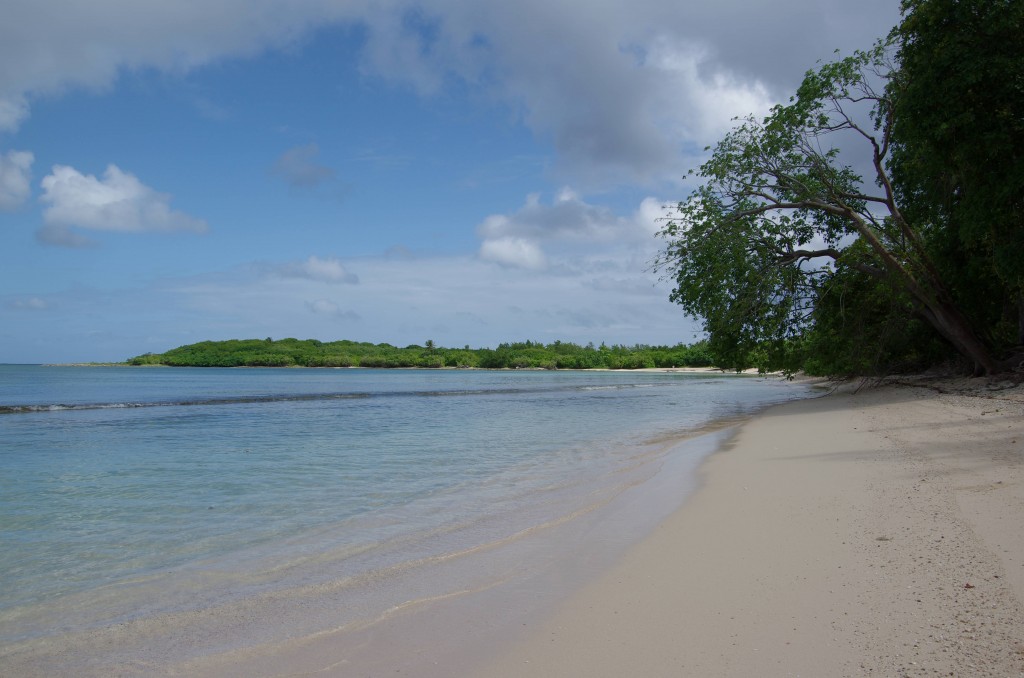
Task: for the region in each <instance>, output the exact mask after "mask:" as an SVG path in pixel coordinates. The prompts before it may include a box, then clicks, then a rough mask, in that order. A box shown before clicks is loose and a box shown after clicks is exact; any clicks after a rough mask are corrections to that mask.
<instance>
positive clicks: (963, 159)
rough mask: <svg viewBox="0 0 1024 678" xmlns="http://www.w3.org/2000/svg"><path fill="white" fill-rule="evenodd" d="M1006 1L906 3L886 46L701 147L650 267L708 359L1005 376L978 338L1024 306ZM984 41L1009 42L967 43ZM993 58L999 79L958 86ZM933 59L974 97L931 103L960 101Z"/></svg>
mask: <svg viewBox="0 0 1024 678" xmlns="http://www.w3.org/2000/svg"><path fill="white" fill-rule="evenodd" d="M1008 4H1013V5H1014V7H1013V11H1006V12H1004V14H1003V15H1001V16H999V17H994V16H992V17H991V22H989V23H990V24H996V25H998V28H993V27H992V25H987V27H985V28H983V27H982V24H984V23H986V20H985V19H984V17H987V16H990V15H992V14H996V13H998V12H999V11H1001V10H1009V8H1008V7H1002V6H1003V5H1008ZM990 5H992V6H996V5H998V6H999V8H994V7H992V6H990ZM983 6H984V7H983ZM1022 7H1024V5H1022V3H1019V2H1012V3H1008V2H1006V1H1005V0H1000V1H998V2H993V3H988V0H985V1H984V2H982V1H981V0H905V2H904V9H905V11H907V12H908V14H907V17H906V19H905V21H904V23H903V24H902V25H901V27H900V29H899V30H897V31H894V33H893V35H892V36H891V37H890V39H889V40H887V41H882V42H879V43H878V44H876V45H875V46H874V47H873V48H872V49H871V50H868V51H865V52H856V53H855V54H854V55H853V56H850V57H847V58H845V59H840V60H838V61H836V62H834V63H829V64H825V65H822V66H821V67H819V68H818V69H816V70H813V71H810V72H808V73H807V74H806V76H805V78H804V80H803V83H802V84H801V86H800V88H799V89H798V90H797V92H796V95H795V96H794V97H793V98H792V99H791V100H790V102H789V104H788V105H785V106H781V105H780V106H776V107H775V108H773V109H772V111H771V113H770V114H769V115H768V116H767V117H765V118H764V119H763V120H757V119H756V118H753V117H748V118H745V119H741V120H739V121H738V124H737V126H736V127H735V128H734V129H733V130H732V131H731V132H730V133H729V134H727V135H726V136H725V138H723V139H722V141H720V142H719V143H718V144H717V145H716V146H714V148H713V149H709V150H711V156H710V158H709V160H708V161H707V162H706V163H705V164H704V165H702V166H701V167H700V169H699V170H698V171H697V172H696V174H697V175H698V176H699V177H700V178H702V179H703V180H704V181H703V183H702V184H701V186H700V187H699V188H698V189H697V190H696V191H695V192H694V193H693V194H691V196H690V197H689V198H688V199H687V200H685V201H683V202H681V203H679V204H678V205H677V208H676V211H675V213H674V215H673V218H672V219H671V221H669V222H668V224H667V225H666V226H665V228H664V229H663V230H662V231H661V233H660V235H661V236H662V237H663V238H665V239H666V243H667V244H666V248H665V251H664V253H663V255H662V256H661V258H660V259H659V260H658V262H657V264H656V268H658V269H659V270H662V271H667V272H668V274H669V277H670V278H671V279H672V280H673V281H674V282H675V289H674V290H673V292H672V293H671V299H672V300H673V301H675V302H677V303H679V304H680V305H681V306H682V307H683V309H684V310H685V311H686V312H687V313H688V314H690V315H692V316H694V317H695V318H698V319H701V320H702V321H703V322H704V329H705V330H706V331H707V333H708V336H709V339H708V350H709V351H710V353H711V355H712V357H713V359H714V360H715V361H716V362H717V363H718V364H720V365H722V366H725V367H736V368H740V367H746V366H750V365H757V366H758V367H764V368H768V369H783V370H791V369H796V368H799V367H801V366H803V365H804V364H805V363H806V364H807V365H808V366H810V367H811V368H812V369H815V370H820V371H828V372H838V373H864V372H871V371H875V370H878V369H891V368H892V366H894V365H897V366H898V365H908V366H909V365H917V364H921V363H922V361H927V360H936V359H939V360H941V359H943V358H944V357H948V355H949V351H950V349H952V350H953V351H955V352H956V353H959V355H960V356H962V357H963V358H964V359H966V360H968V361H970V363H972V364H973V366H974V370H975V372H976V373H994V372H998V371H1000V370H1001V369H1006V366H1007V363H1006V362H1000V361H998V360H996V359H995V358H994V357H993V352H992V348H993V347H996V348H997V349H998V347H999V346H1000V342H1001V341H1004V340H1005V337H1006V336H1007V334H1008V331H1009V330H1008V329H1007V328H1009V327H1012V325H1013V322H1012V321H1013V320H1014V319H1017V320H1018V321H1019V320H1020V309H1024V302H1020V299H1022V298H1024V297H1022V296H1021V288H1022V285H1021V281H1022V280H1024V278H1022V276H1021V271H1024V257H1022V256H1021V255H1020V253H1021V252H1022V251H1024V224H1022V220H1021V215H1022V209H1021V207H1022V205H1024V201H1022V200H1021V195H1022V191H1021V186H1022V185H1024V182H1022V181H1021V172H1024V163H1021V162H1020V159H1019V149H1020V148H1021V147H1022V146H1024V139H1022V138H1021V134H1020V132H1021V129H1022V128H1024V118H1022V117H1021V115H1020V111H1021V110H1024V107H1022V106H1021V103H1022V101H1021V96H1022V94H1024V75H1022V73H1024V58H1022V57H1024V51H1022V50H1024V47H1022V45H1024V41H1021V40H1020V39H1019V35H1021V34H1022V29H1024V25H1022V22H1021V17H1022V13H1024V10H1022ZM983 10H984V11H983ZM972 12H973V13H974V14H975V15H976V16H973V17H972V18H971V20H970V21H968V20H967V19H966V18H965V19H964V21H963V22H961V21H959V19H958V18H957V17H959V15H960V14H961V13H968V14H969V13H972ZM965 27H966V28H967V30H968V31H975V33H974V35H972V36H971V37H970V38H965V37H964V36H962V35H960V33H961V32H962V31H963V30H964V28H965ZM997 35H998V36H999V37H1001V38H1004V39H1005V41H1006V42H1009V43H1012V45H1002V46H1000V47H999V48H998V49H994V50H991V53H985V54H983V52H984V51H985V49H986V44H987V42H989V41H990V40H991V39H993V38H995V37H996V36H997ZM939 53H941V56H942V58H941V59H940V58H938V57H937V54H939ZM993 54H996V55H997V56H993ZM900 60H902V62H901V61H900ZM1010 62H1012V64H1011V63H1010ZM982 63H983V64H984V66H981V65H979V66H978V68H979V71H980V73H973V72H968V71H969V70H970V69H971V68H973V67H974V66H975V65H978V64H982ZM936 64H943V65H936ZM1001 68H1006V69H1007V70H1006V71H1005V72H1006V73H1007V74H1008V75H1009V77H1010V81H1011V82H1010V83H1009V84H1007V83H1001V84H999V85H995V84H993V88H992V90H989V89H982V88H979V89H978V90H977V91H972V90H971V87H972V86H978V85H980V84H982V83H987V82H989V80H990V79H991V78H996V77H997V74H998V73H999V72H1000V69H1001ZM948 69H953V70H955V71H956V74H955V76H954V78H953V79H954V81H955V82H957V83H958V85H962V86H963V87H964V88H966V90H968V91H967V98H968V99H970V101H971V102H972V103H970V104H964V105H961V104H962V102H961V101H957V102H956V103H955V104H954V105H953V106H946V105H945V103H946V101H947V99H956V98H957V97H958V96H960V95H961V92H959V91H950V90H949V88H948V84H947V83H946V74H947V72H948ZM919 74H921V77H920V78H919ZM922 83H924V84H922ZM947 108H948V109H949V110H947ZM908 111H911V112H909V113H908ZM901 116H902V117H901ZM990 119H991V122H992V123H993V124H992V125H991V126H988V125H987V122H988V121H989V120H990ZM965 126H969V127H971V129H970V131H969V132H965V131H964V128H965ZM992 130H995V131H994V132H992ZM990 132H991V134H990ZM975 140H976V143H975ZM964 144H967V145H971V144H973V147H972V148H970V149H964V148H961V146H962V145H964ZM997 147H998V148H997ZM840 148H842V149H843V152H842V153H840V151H839V149H840ZM894 149H895V156H894V157H893V155H892V153H893V151H894ZM990 153H994V154H996V155H998V156H999V158H1000V161H999V162H998V163H997V166H999V167H1000V168H1001V169H1000V170H999V176H998V177H997V176H995V175H994V174H993V172H991V171H990V170H989V168H987V167H986V157H988V155H989V154H990ZM947 157H951V158H953V159H954V163H953V165H951V166H950V167H948V168H943V167H942V163H943V162H944V160H945V158H947ZM851 162H855V163H856V166H858V167H862V168H864V169H869V168H870V171H871V175H870V176H869V177H867V178H866V180H865V178H862V177H861V176H859V175H858V173H857V172H856V171H855V170H854V169H853V167H854V165H853V164H850V163H851ZM1000 178H1001V179H1002V181H1000V180H999V179H1000ZM871 184H874V185H875V187H877V188H871ZM968 189H969V190H970V191H971V192H973V195H974V197H973V198H971V199H968V198H967V197H966V196H965V195H963V194H964V193H965V192H966V191H967V190H968ZM979 196H980V197H979ZM943 201H944V202H943ZM968 204H970V205H971V207H970V209H968V208H967V205H968ZM961 207H962V208H963V209H959V208H961ZM954 208H957V209H959V211H957V209H954ZM1004 244H1007V245H1008V246H1006V247H1004V246H1003V245H1004ZM993 272H998V273H999V276H995V275H993ZM994 279H995V281H994ZM979 294H985V295H988V296H987V297H986V299H985V300H983V301H981V302H980V303H978V302H976V301H975V300H974V297H975V296H977V295H979ZM1014 299H1016V300H1018V305H1017V307H1016V309H1015V308H1014V306H1013V303H1012V302H1013V300H1014ZM965 309H968V310H965ZM1019 326H1020V327H1021V333H1022V334H1024V323H1019ZM936 337H941V340H942V341H943V342H945V347H943V345H942V343H940V342H939V341H937V340H936ZM1022 340H1024V339H1022ZM861 344H863V345H861Z"/></svg>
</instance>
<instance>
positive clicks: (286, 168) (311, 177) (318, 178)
mask: <svg viewBox="0 0 1024 678" xmlns="http://www.w3.org/2000/svg"><path fill="white" fill-rule="evenodd" d="M318 155H320V149H319V147H317V145H316V144H308V145H306V146H296V147H295V148H290V149H288V150H287V151H285V152H284V153H282V154H281V156H280V157H279V158H278V159H277V162H275V163H274V174H276V175H277V176H279V177H281V178H282V179H283V180H284V181H285V182H287V183H288V184H289V185H291V186H295V187H300V188H309V187H312V186H316V185H317V184H321V183H323V182H325V181H329V180H331V179H333V178H334V170H332V169H331V168H330V167H327V166H325V165H321V164H319V163H317V161H316V159H317V156H318Z"/></svg>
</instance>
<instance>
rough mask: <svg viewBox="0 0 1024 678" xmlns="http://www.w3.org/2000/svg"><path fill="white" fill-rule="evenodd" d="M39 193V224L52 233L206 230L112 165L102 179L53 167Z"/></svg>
mask: <svg viewBox="0 0 1024 678" xmlns="http://www.w3.org/2000/svg"><path fill="white" fill-rule="evenodd" d="M42 187H43V195H42V196H41V197H40V198H39V199H40V201H41V202H43V203H44V204H45V205H47V207H46V208H45V209H44V210H43V221H44V222H45V223H46V226H47V227H49V228H50V229H51V231H52V232H54V233H57V232H61V229H65V232H66V229H68V228H70V227H78V228H84V229H89V230H95V231H119V232H123V233H139V232H144V231H192V232H196V233H202V232H204V231H206V230H207V225H206V222H205V221H202V220H201V219H195V218H193V217H190V216H189V215H187V214H185V213H183V212H177V211H174V210H172V209H171V208H170V200H171V197H170V196H169V195H167V194H165V193H159V192H157V191H155V190H153V189H152V188H150V187H149V186H146V185H145V184H143V183H142V182H141V181H139V180H138V179H137V178H136V177H135V176H134V175H132V174H129V173H128V172H124V171H122V170H121V169H120V168H119V167H117V166H116V165H109V166H108V167H107V171H106V172H104V174H103V178H102V179H98V178H96V177H95V176H93V175H91V174H88V175H87V174H82V173H81V172H79V171H78V170H76V169H75V168H73V167H68V166H66V165H54V167H53V171H52V172H51V173H50V174H49V175H47V176H46V177H44V178H43V181H42ZM54 244H57V243H54Z"/></svg>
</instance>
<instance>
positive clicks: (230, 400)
mask: <svg viewBox="0 0 1024 678" xmlns="http://www.w3.org/2000/svg"><path fill="white" fill-rule="evenodd" d="M646 386H651V385H650V384H618V385H615V386H575V385H573V386H556V387H546V388H490V389H458V390H448V391H436V390H434V391H388V392H380V393H378V392H371V391H363V392H357V393H351V392H348V393H281V394H272V395H252V396H224V397H216V398H198V399H188V400H161V401H153V402H146V401H142V402H123V403H42V404H38V403H28V404H19V405H0V414H29V413H37V412H64V411H69V410H114V409H132V408H142V407H197V406H210V405H247V404H253V403H280V402H305V401H320V400H357V399H365V398H410V397H411V398H438V397H446V396H449V397H450V396H463V397H465V396H487V395H520V394H521V395H530V394H536V393H555V392H571V391H596V390H622V389H628V388H643V387H646Z"/></svg>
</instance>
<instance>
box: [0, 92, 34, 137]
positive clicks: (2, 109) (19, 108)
mask: <svg viewBox="0 0 1024 678" xmlns="http://www.w3.org/2000/svg"><path fill="white" fill-rule="evenodd" d="M28 112H29V110H28V101H26V100H25V97H24V95H22V94H14V95H12V96H7V97H0V132H16V131H17V130H18V127H19V126H20V125H21V123H22V122H23V121H24V120H25V119H26V118H28Z"/></svg>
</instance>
